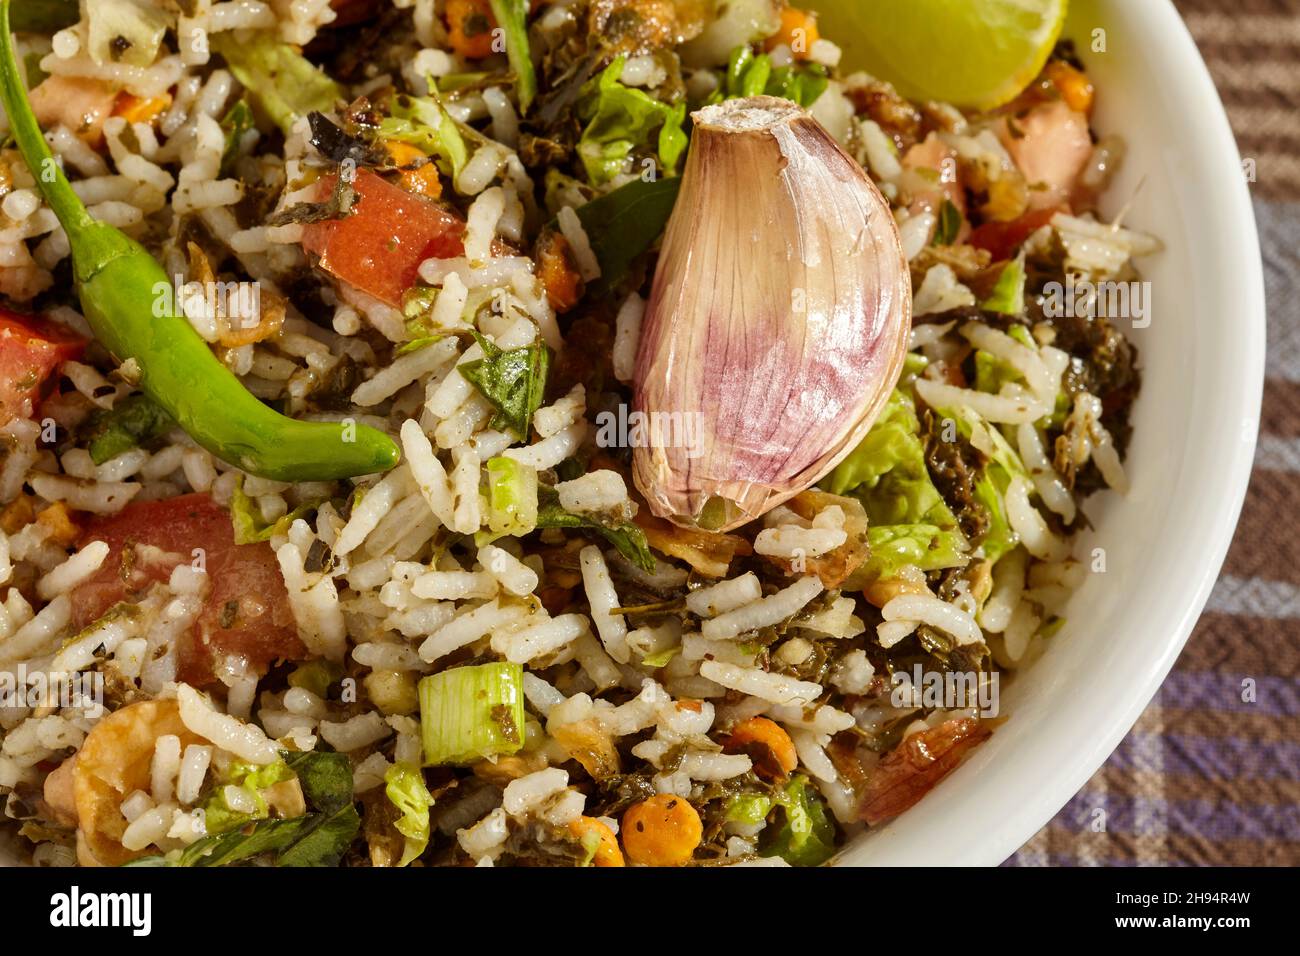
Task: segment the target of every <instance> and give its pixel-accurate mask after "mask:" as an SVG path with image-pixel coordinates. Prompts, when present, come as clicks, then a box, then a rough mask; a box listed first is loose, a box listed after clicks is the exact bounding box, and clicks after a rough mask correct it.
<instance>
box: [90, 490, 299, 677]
mask: <svg viewBox="0 0 1300 956" xmlns="http://www.w3.org/2000/svg"><path fill="white" fill-rule="evenodd" d="M91 541H105V542H107V543H108V545H109V548H110V550H109V554H108V557H107V558H106V559H105V560H104V563H103V564H102V565H101V566H100V569H99V571H98V573H96V574H95V576H94V577H92V578H91V579H90V580H88V581H86V582H84V583H83V584H81V585H80V586H79V587H78V588H76V590H75V591H74V592H73V596H72V601H73V617H74V619H75V622H76V625H77V626H78V627H85V626H86V625H87V624H89V623H90V622H92V621H94V620H95V619H96V618H97V617H99V616H100V615H101V614H103V613H104V612H105V611H107V610H108V609H109V608H111V607H112V606H113V605H114V604H117V603H118V602H119V601H139V600H141V599H143V598H144V596H145V595H146V594H147V592H148V591H149V588H150V587H151V586H152V585H153V584H154V583H155V582H165V581H166V580H167V579H168V578H169V577H170V576H171V572H172V569H173V568H175V567H176V566H177V565H179V564H182V563H185V564H190V563H193V562H194V561H195V560H196V558H198V557H201V558H202V560H203V563H204V566H205V567H206V569H207V574H208V583H209V585H210V588H209V591H208V595H207V600H206V603H205V604H204V607H203V611H202V613H201V614H200V615H199V619H198V620H197V621H196V622H195V624H194V627H193V628H192V629H191V631H190V633H189V634H188V635H187V636H186V638H185V639H183V640H182V642H181V644H180V647H179V648H178V653H177V659H178V666H177V678H178V679H179V680H183V681H185V682H186V683H189V684H192V685H195V686H198V687H204V686H209V685H212V684H215V683H217V682H218V681H217V674H218V673H220V672H222V671H223V669H225V668H227V667H228V666H229V667H233V669H234V671H235V672H238V671H239V670H240V663H241V660H240V659H241V658H242V660H243V662H246V664H247V667H248V670H249V671H250V672H252V673H256V674H258V675H261V674H265V673H266V671H267V670H268V669H269V668H270V666H271V665H272V664H273V663H275V662H276V661H277V660H290V661H293V660H302V659H304V658H305V657H307V649H306V647H304V646H303V643H302V641H301V640H300V639H299V637H298V631H297V628H296V627H295V626H294V621H293V614H292V612H291V610H290V608H289V595H288V592H287V591H285V588H284V580H283V578H282V577H281V576H280V567H279V564H278V563H277V562H276V558H275V553H274V552H273V551H272V550H271V546H270V545H269V544H265V543H260V544H242V545H236V544H235V535H234V530H233V528H232V526H231V523H230V514H229V513H228V512H227V511H226V510H225V509H224V508H221V507H220V506H218V505H217V504H216V502H214V501H213V500H212V499H211V498H210V497H208V496H207V495H185V496H183V497H180V498H170V499H167V500H165V501H146V502H140V503H139V504H133V505H129V506H127V507H126V508H125V509H123V510H122V511H121V512H120V513H118V514H115V515H106V516H103V517H96V518H93V519H92V520H91V521H90V523H89V525H88V526H87V528H86V531H85V533H84V534H83V535H82V539H81V546H85V545H86V544H88V543H89V542H91ZM196 550H198V551H199V554H198V555H196V553H195V552H196Z"/></svg>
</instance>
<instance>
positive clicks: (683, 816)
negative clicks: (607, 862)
mask: <svg viewBox="0 0 1300 956" xmlns="http://www.w3.org/2000/svg"><path fill="white" fill-rule="evenodd" d="M621 832H622V836H623V849H624V850H626V851H627V855H628V858H629V859H630V860H631V861H632V862H633V863H639V864H641V865H642V866H683V865H685V864H686V863H689V862H690V860H691V857H692V856H693V855H694V854H695V848H696V847H698V846H699V845H700V841H701V840H702V839H703V838H704V824H703V823H701V822H700V815H699V814H698V813H696V812H695V808H694V807H693V806H691V805H690V803H688V802H687V801H686V800H684V799H682V798H681V797H678V796H674V795H673V794H671V793H661V794H659V795H658V796H654V797H651V798H650V799H649V800H642V801H641V802H640V803H636V804H633V805H632V806H630V807H628V809H627V812H626V813H624V814H623V824H622V831H621Z"/></svg>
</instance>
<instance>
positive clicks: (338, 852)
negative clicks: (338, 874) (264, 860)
mask: <svg viewBox="0 0 1300 956" xmlns="http://www.w3.org/2000/svg"><path fill="white" fill-rule="evenodd" d="M360 829H361V815H360V814H359V813H357V808H356V807H355V806H354V805H353V804H352V803H351V802H350V801H349V802H348V804H347V805H346V806H343V807H340V808H339V809H337V810H335V811H334V812H333V813H331V814H329V815H328V816H326V817H324V818H320V817H317V818H316V820H315V821H314V825H313V826H312V827H311V829H310V830H309V831H308V832H307V833H306V834H305V835H304V836H303V837H302V838H301V839H299V840H298V841H297V842H296V843H294V844H293V846H291V847H289V848H288V849H287V850H285V851H284V852H283V853H281V854H280V855H279V857H278V858H277V859H276V861H275V865H276V866H291V867H303V866H338V865H339V860H341V859H343V854H344V853H346V852H347V851H348V847H350V846H351V845H352V841H353V840H355V839H356V838H357V833H358V832H359V831H360Z"/></svg>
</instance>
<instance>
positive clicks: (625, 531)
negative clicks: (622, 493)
mask: <svg viewBox="0 0 1300 956" xmlns="http://www.w3.org/2000/svg"><path fill="white" fill-rule="evenodd" d="M538 491H539V505H538V508H537V527H539V528H569V529H578V530H583V529H586V530H590V531H595V532H596V533H597V534H599V535H600V536H601V537H603V538H604V539H605V540H606V541H608V542H609V543H610V544H612V545H613V546H614V547H615V548H616V549H618V553H619V554H621V555H622V556H623V557H625V558H627V559H628V560H629V561H631V562H632V563H633V564H635V565H636V566H637V567H639V568H642V569H643V570H646V571H653V570H654V569H655V558H654V555H653V554H652V553H651V552H650V545H649V543H648V542H647V541H646V537H645V532H644V531H642V530H641V529H640V528H639V527H637V526H636V525H635V524H633V523H632V522H630V521H622V522H607V521H601V520H600V519H598V518H595V517H592V516H591V515H576V514H573V513H572V512H569V511H565V510H564V509H563V508H561V507H560V502H559V498H558V496H557V495H556V493H555V490H554V489H553V488H548V487H546V486H545V485H542V486H541V487H540V488H539V489H538Z"/></svg>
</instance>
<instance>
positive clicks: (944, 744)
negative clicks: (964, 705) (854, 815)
mask: <svg viewBox="0 0 1300 956" xmlns="http://www.w3.org/2000/svg"><path fill="white" fill-rule="evenodd" d="M992 733H993V731H992V730H990V729H989V727H988V725H987V724H985V723H982V722H980V721H979V720H977V719H976V718H974V717H960V718H957V719H955V720H949V721H945V722H944V723H942V724H940V725H939V726H938V727H932V728H930V729H929V730H923V731H921V732H920V733H917V734H913V735H912V736H910V737H908V738H907V739H906V740H904V741H903V742H902V743H901V744H899V745H898V746H897V747H895V748H894V749H893V750H891V751H890V752H889V753H887V754H886V755H885V756H884V758H883V759H882V760H881V761H880V763H878V764H877V765H876V768H875V770H873V771H872V772H871V775H870V776H869V777H868V778H867V782H866V786H865V788H864V793H863V795H862V803H861V805H860V809H859V816H860V817H861V818H862V820H864V821H865V822H866V823H869V824H871V825H873V826H874V825H875V824H877V823H882V822H884V821H885V820H888V819H890V818H891V817H896V816H898V815H899V814H900V813H902V812H903V811H904V810H907V809H909V808H910V807H912V806H913V805H914V804H916V803H917V802H918V801H919V800H920V799H921V798H922V797H923V796H925V795H926V794H927V793H929V792H930V791H931V790H933V789H934V787H935V786H936V785H937V784H938V783H939V781H940V780H942V779H943V778H944V777H946V776H947V775H948V774H949V773H951V772H952V771H953V770H954V769H955V768H956V767H957V765H958V764H960V763H961V762H962V760H963V759H964V758H965V756H966V754H967V753H968V752H969V751H970V750H973V749H974V748H975V747H976V746H977V745H979V744H981V743H983V742H984V741H985V740H987V739H988V738H989V737H990V736H991V735H992Z"/></svg>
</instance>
